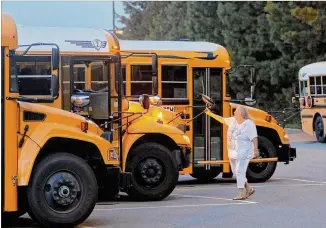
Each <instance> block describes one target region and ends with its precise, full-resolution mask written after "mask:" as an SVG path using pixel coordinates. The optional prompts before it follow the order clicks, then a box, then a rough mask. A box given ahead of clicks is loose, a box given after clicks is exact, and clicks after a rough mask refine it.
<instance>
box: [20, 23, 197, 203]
mask: <svg viewBox="0 0 326 228" xmlns="http://www.w3.org/2000/svg"><path fill="white" fill-rule="evenodd" d="M18 34H19V35H20V37H21V39H20V40H19V44H20V46H21V47H20V48H19V49H18V50H19V51H21V52H22V51H24V46H23V45H24V44H25V43H30V42H52V43H57V44H58V46H59V48H60V67H59V71H60V75H62V77H61V80H60V90H61V91H60V92H59V94H58V99H57V100H55V101H54V102H53V103H49V104H47V105H50V106H53V107H56V108H60V109H64V110H67V111H71V112H75V113H77V114H79V115H82V116H85V117H87V118H89V119H90V120H92V121H93V122H94V123H96V124H98V126H100V127H101V129H102V130H101V131H98V134H99V135H102V136H103V137H106V138H107V139H109V140H110V141H111V142H112V143H113V145H114V147H115V148H116V150H117V151H118V152H119V158H120V166H121V168H122V170H123V171H124V172H131V175H132V186H131V187H130V188H128V189H126V190H125V191H126V192H127V193H128V194H129V195H130V196H131V197H133V198H135V199H139V200H141V199H142V200H161V199H164V198H165V197H167V196H168V195H169V194H170V193H171V192H172V191H173V189H174V188H175V186H176V184H177V181H178V176H179V171H182V170H183V169H185V168H187V167H188V166H190V164H189V159H190V157H189V156H190V147H191V146H190V143H189V142H190V140H189V137H188V136H187V135H186V134H185V133H184V132H183V131H181V130H180V129H178V128H177V127H175V126H173V125H171V124H166V123H164V122H163V121H162V120H161V116H162V111H164V109H163V108H160V107H155V106H150V104H149V97H148V96H147V95H146V94H144V95H143V94H140V95H139V96H138V95H137V99H140V101H137V102H133V101H128V100H127V99H123V98H122V96H121V94H122V93H123V91H122V78H121V62H119V61H120V59H118V58H117V57H116V56H115V55H114V54H112V53H111V52H109V51H110V50H114V47H119V43H118V39H117V38H116V37H115V35H114V34H113V33H111V32H109V31H104V30H102V29H95V28H60V27H55V28H53V27H29V26H19V27H18ZM111 47H113V49H112V48H111ZM30 53H31V55H30V56H28V57H24V59H21V60H20V62H17V63H16V67H17V68H18V70H20V74H19V78H20V82H19V90H20V91H19V92H20V93H21V94H24V95H25V96H29V97H37V96H44V95H46V91H47V90H48V89H49V88H51V85H50V84H49V83H48V82H47V80H46V79H45V78H42V77H40V74H42V72H43V70H44V71H46V70H47V68H46V67H48V66H45V64H44V63H43V62H44V59H46V58H48V57H47V56H48V53H47V52H46V50H44V48H43V49H42V48H41V47H39V48H38V47H35V48H33V50H31V51H30ZM28 58H29V59H28ZM115 58H116V59H115ZM113 60H114V64H111V63H112V61H113ZM30 62H31V63H30ZM153 63H155V61H153ZM153 65H155V64H153ZM44 67H45V69H44ZM25 68H29V70H28V69H26V70H24V71H23V69H25ZM153 68H154V66H153ZM28 71H29V72H30V71H33V72H38V73H37V76H30V75H26V74H25V72H28ZM34 74H35V73H34ZM34 85H38V86H34ZM44 89H45V91H44Z"/></svg>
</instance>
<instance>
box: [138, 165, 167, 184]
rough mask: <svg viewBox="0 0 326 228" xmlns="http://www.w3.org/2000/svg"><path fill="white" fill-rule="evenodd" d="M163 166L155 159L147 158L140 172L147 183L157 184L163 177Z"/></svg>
mask: <svg viewBox="0 0 326 228" xmlns="http://www.w3.org/2000/svg"><path fill="white" fill-rule="evenodd" d="M162 172H163V168H162V166H161V165H160V164H159V163H158V162H157V161H156V160H155V159H147V160H146V161H145V162H143V163H142V164H141V165H140V174H141V177H142V179H143V180H144V181H145V182H146V183H147V184H155V183H157V182H158V181H159V180H160V179H161V177H162Z"/></svg>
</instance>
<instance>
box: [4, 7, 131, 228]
mask: <svg viewBox="0 0 326 228" xmlns="http://www.w3.org/2000/svg"><path fill="white" fill-rule="evenodd" d="M1 25H2V31H1V32H2V34H1V61H2V62H1V75H2V78H1V114H2V118H1V141H2V147H1V161H2V163H1V168H2V169H1V174H2V176H1V186H2V188H1V193H2V196H1V200H2V202H1V207H2V208H1V210H2V214H3V215H4V217H2V218H3V219H4V222H10V220H12V219H15V218H17V217H19V216H21V215H23V214H25V213H26V212H28V214H29V215H30V217H31V218H33V219H34V220H36V221H37V222H39V223H40V224H42V225H44V226H47V227H60V226H62V225H63V226H68V225H69V226H72V225H78V224H80V223H82V222H83V221H84V220H86V219H87V218H88V216H89V215H90V214H91V212H92V211H93V209H94V207H95V204H96V202H97V201H98V191H99V189H100V188H105V189H106V190H107V191H108V192H115V194H116V193H118V192H119V190H120V187H121V188H127V187H129V185H128V181H129V182H130V179H131V178H130V177H131V176H130V174H122V173H121V169H120V164H119V160H118V156H117V154H116V152H115V150H114V148H113V145H112V144H111V143H110V142H109V141H108V140H107V139H105V137H100V136H99V135H98V132H99V131H100V128H99V127H98V126H97V125H96V124H94V123H93V122H91V121H89V120H87V119H86V118H84V117H82V116H80V115H77V114H73V113H71V112H67V111H63V110H59V109H57V108H53V107H49V106H44V105H41V104H37V103H44V102H48V103H51V102H53V101H54V100H56V99H57V97H58V96H57V95H58V89H59V87H58V77H59V72H58V67H59V55H60V50H59V48H58V46H57V45H56V44H55V43H43V44H40V43H32V44H30V45H28V46H27V49H26V52H24V53H22V54H17V53H16V52H15V49H16V48H17V44H18V41H17V40H18V35H17V27H16V24H15V21H14V19H13V18H12V17H11V16H10V15H8V14H5V13H3V14H2V24H1ZM35 46H37V47H42V48H48V49H50V50H51V47H53V48H52V51H50V52H49V53H50V56H49V58H47V59H43V64H44V65H46V66H48V67H49V68H48V69H47V70H48V71H47V72H46V73H45V74H43V75H42V76H44V77H46V80H48V81H49V83H50V84H51V85H52V86H51V90H50V91H47V92H48V93H49V94H48V96H47V97H41V96H40V97H33V98H31V97H27V96H23V95H20V94H19V86H18V80H19V77H17V71H16V67H15V65H16V63H17V61H20V60H21V58H23V57H24V56H25V55H27V54H28V50H29V49H30V48H32V47H35ZM118 51H119V50H118V49H117V54H118V55H119V52H118ZM32 76H33V75H32ZM34 76H35V75H34ZM121 177H122V178H121ZM121 183H126V185H125V186H121V185H120V184H121Z"/></svg>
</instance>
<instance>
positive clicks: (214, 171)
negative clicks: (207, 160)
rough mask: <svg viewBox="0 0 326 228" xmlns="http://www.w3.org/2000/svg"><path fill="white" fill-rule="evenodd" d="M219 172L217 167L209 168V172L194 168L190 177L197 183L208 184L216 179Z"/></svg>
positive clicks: (203, 168)
mask: <svg viewBox="0 0 326 228" xmlns="http://www.w3.org/2000/svg"><path fill="white" fill-rule="evenodd" d="M220 172H221V171H220V168H219V167H211V169H210V170H206V169H205V167H196V168H194V172H193V173H192V174H190V176H192V177H193V178H196V179H197V180H199V181H203V182H208V181H212V180H213V179H214V178H215V177H217V176H218V175H219V174H220Z"/></svg>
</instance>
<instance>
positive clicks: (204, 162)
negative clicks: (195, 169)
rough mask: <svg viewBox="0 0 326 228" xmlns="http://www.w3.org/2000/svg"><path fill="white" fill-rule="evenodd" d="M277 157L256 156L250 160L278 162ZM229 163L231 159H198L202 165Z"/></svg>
mask: <svg viewBox="0 0 326 228" xmlns="http://www.w3.org/2000/svg"><path fill="white" fill-rule="evenodd" d="M277 161H278V159H277V158H254V159H251V160H250V163H259V162H277ZM226 163H229V160H218V161H196V164H201V165H219V164H226Z"/></svg>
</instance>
